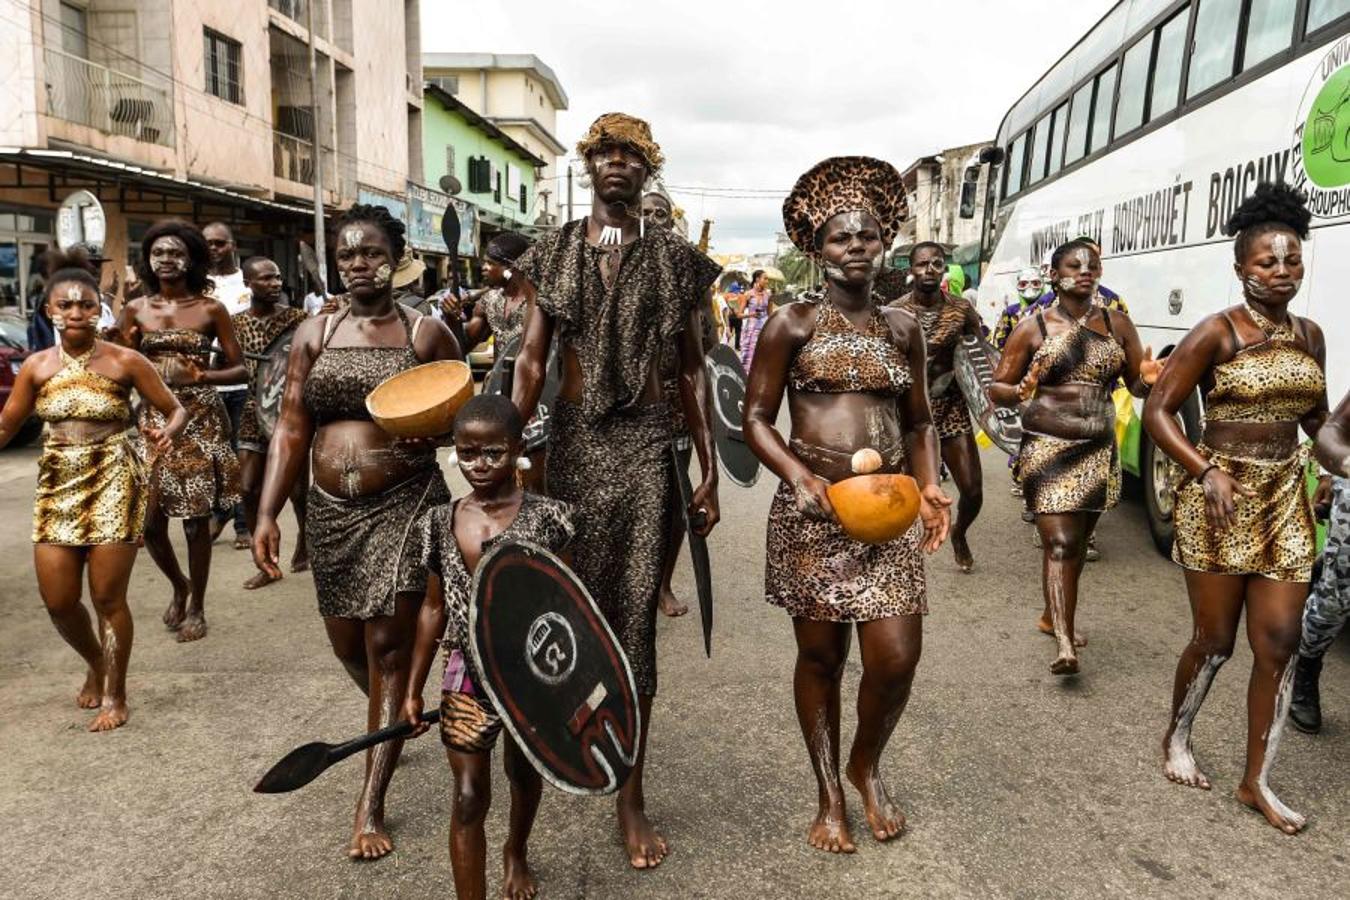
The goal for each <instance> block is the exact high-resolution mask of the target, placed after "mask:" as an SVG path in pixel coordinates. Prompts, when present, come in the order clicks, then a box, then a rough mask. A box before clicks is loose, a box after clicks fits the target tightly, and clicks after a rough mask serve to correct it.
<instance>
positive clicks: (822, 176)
mask: <svg viewBox="0 0 1350 900" xmlns="http://www.w3.org/2000/svg"><path fill="white" fill-rule="evenodd" d="M855 210H857V211H860V212H865V213H867V214H868V215H870V216H872V218H874V219H876V220H877V224H878V225H879V226H880V227H881V240H882V243H883V244H885V245H886V246H887V247H889V246H890V245H891V244H892V243H894V242H895V235H896V232H898V231H899V230H900V223H901V222H903V221H904V220H905V217H906V216H907V215H908V214H909V204H908V203H907V202H906V200H905V186H904V182H903V181H902V180H901V178H900V173H899V172H898V171H896V169H895V167H894V166H892V165H891V164H890V163H888V162H882V161H881V160H879V159H872V158H871V157H867V156H835V157H831V158H830V159H827V160H824V161H823V162H819V163H816V165H814V166H812V167H811V169H810V170H809V171H807V172H806V174H804V175H802V177H800V178H798V179H797V183H796V185H794V186H793V188H792V192H791V193H790V194H788V196H787V199H786V200H784V201H783V227H784V228H785V229H786V230H787V235H788V237H789V238H790V239H791V240H792V243H793V244H795V245H796V246H797V249H799V250H801V251H802V252H803V253H805V254H807V255H808V256H811V257H814V258H817V259H818V258H819V257H820V251H819V249H818V248H817V247H816V232H818V231H819V230H820V226H822V225H824V224H825V223H826V222H828V221H829V220H830V219H832V218H833V217H834V216H836V215H838V214H839V213H842V212H852V211H855Z"/></svg>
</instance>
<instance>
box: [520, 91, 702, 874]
mask: <svg viewBox="0 0 1350 900" xmlns="http://www.w3.org/2000/svg"><path fill="white" fill-rule="evenodd" d="M577 155H578V156H579V157H581V158H582V159H583V160H585V163H586V172H587V175H588V176H589V179H590V182H591V189H592V194H593V200H592V206H591V214H590V215H589V216H587V217H586V218H584V219H580V220H578V221H575V222H568V223H567V224H566V225H564V226H562V228H560V229H558V230H557V231H555V232H553V233H551V234H549V235H547V236H546V237H544V238H541V239H540V240H539V241H538V242H537V243H536V244H535V245H534V246H533V247H532V248H531V249H530V251H529V252H527V253H526V254H525V256H523V257H521V258H520V260H519V261H518V262H517V265H516V268H518V269H520V270H521V271H522V272H524V273H525V274H526V275H527V276H528V277H529V279H530V280H531V281H532V282H534V284H535V285H536V286H537V287H538V289H539V294H538V300H537V301H536V303H535V305H534V306H533V307H532V308H531V310H530V313H529V318H528V320H527V321H526V324H525V335H524V338H523V343H522V346H521V349H520V355H519V357H518V359H517V361H516V370H515V382H514V393H513V396H512V399H513V400H514V401H515V403H516V406H518V407H519V408H520V411H521V414H522V415H524V416H526V417H527V418H528V417H529V416H530V415H531V414H532V413H533V412H534V407H535V404H536V403H537V402H538V400H539V394H540V391H541V390H542V388H543V384H544V374H545V364H546V360H547V358H548V351H549V346H550V344H551V343H552V341H553V335H554V333H555V332H556V333H557V334H558V335H559V337H560V339H561V340H560V349H561V351H562V353H561V358H562V367H563V370H562V376H563V377H562V387H561V390H560V391H559V395H558V400H557V403H556V404H555V407H554V411H553V417H552V425H551V436H550V447H549V457H550V459H553V460H556V461H557V462H556V463H555V464H554V465H553V466H550V468H549V478H548V486H549V492H550V493H551V494H553V495H554V496H555V497H557V498H558V499H560V500H564V501H566V502H568V503H571V504H572V505H573V506H574V507H575V509H576V512H577V536H576V540H575V541H574V542H573V558H574V562H575V568H576V571H577V574H578V575H579V576H580V577H581V579H582V581H583V582H585V584H586V587H587V588H588V589H589V590H590V592H591V594H592V595H593V596H594V597H595V600H596V602H597V603H598V604H599V605H600V608H601V610H603V611H604V613H605V616H606V618H608V620H609V623H610V626H611V627H612V628H613V629H614V633H615V634H616V635H617V636H618V639H619V642H620V644H621V645H622V646H623V649H624V652H625V653H626V654H627V656H628V660H629V662H630V663H631V665H632V667H633V674H634V676H635V679H636V682H637V691H638V695H639V703H640V706H641V710H642V725H643V728H642V743H641V746H640V747H639V751H638V761H637V766H636V767H635V768H634V769H633V773H632V775H631V776H630V777H629V779H628V782H627V783H626V784H625V785H624V786H623V788H622V789H620V791H619V797H618V816H619V828H620V830H621V831H622V832H623V838H624V843H625V845H626V847H627V850H628V855H629V860H630V861H631V862H632V864H633V866H634V867H636V868H639V869H645V868H650V867H652V866H656V865H659V864H660V863H661V861H662V860H663V859H664V858H665V856H666V854H667V852H669V850H668V845H667V843H666V840H665V838H664V837H662V836H661V834H660V833H658V832H657V830H656V829H655V828H654V827H653V826H652V824H651V822H650V821H648V819H647V815H646V812H645V810H644V801H643V793H642V778H643V762H644V757H645V755H646V744H647V735H648V733H649V731H650V727H651V709H652V698H653V696H654V695H655V694H656V605H657V598H658V594H659V589H660V583H661V565H662V561H663V558H664V554H665V546H666V530H667V528H668V525H667V522H668V516H669V505H670V504H671V503H675V502H678V499H677V497H675V496H673V492H672V490H671V484H672V482H671V472H672V465H673V463H672V454H671V439H672V433H671V424H670V409H669V406H668V405H667V403H666V401H665V399H664V397H663V394H662V390H661V372H660V369H661V358H662V355H663V354H664V353H665V352H666V351H667V349H668V348H672V347H673V348H674V350H675V352H677V353H678V355H679V360H680V365H679V370H680V375H679V402H680V406H681V407H682V409H683V411H684V415H685V420H686V422H687V424H688V427H689V432H690V434H691V436H692V438H693V442H694V448H695V450H696V452H697V453H698V461H699V467H700V468H701V470H702V481H701V483H700V484H699V486H698V488H697V489H696V490H695V491H694V494H693V502H692V503H691V504H690V509H689V514H690V515H691V517H692V520H693V521H695V522H701V525H700V530H701V531H702V533H704V534H706V533H707V532H708V531H711V530H712V527H713V525H715V524H716V523H717V520H718V515H719V514H718V506H717V460H716V456H715V451H714V449H713V438H712V431H711V428H710V427H709V421H708V415H707V410H708V409H709V404H708V385H707V381H706V378H705V375H704V368H703V350H702V347H701V342H700V338H699V321H698V305H699V303H700V302H702V301H703V300H704V298H705V297H706V296H707V292H708V288H709V287H710V286H711V285H712V283H713V281H714V280H716V278H717V276H718V274H719V273H720V268H719V267H718V266H717V264H716V263H714V262H712V261H711V260H710V259H708V258H707V257H706V256H704V255H703V254H702V253H700V252H698V250H696V249H695V248H694V247H693V246H692V245H690V244H689V242H688V241H685V240H683V239H682V238H680V237H679V236H678V235H675V234H674V233H672V232H670V231H668V230H666V229H662V228H649V229H648V228H644V227H643V226H642V193H643V188H644V186H645V185H646V184H647V182H648V181H649V180H650V179H652V178H653V177H654V176H655V175H656V174H657V173H658V172H659V171H660V170H661V164H662V162H663V161H664V159H663V157H662V155H661V148H660V147H658V146H657V144H656V143H655V141H653V140H652V134H651V129H650V127H648V125H647V123H646V122H644V121H642V120H641V119H637V118H634V117H632V116H629V115H625V114H623V113H607V114H605V115H603V116H601V117H600V118H598V119H596V120H595V122H594V123H593V124H592V125H591V128H590V130H589V131H588V132H587V133H586V136H585V137H583V138H582V139H581V141H580V142H579V143H578V144H577Z"/></svg>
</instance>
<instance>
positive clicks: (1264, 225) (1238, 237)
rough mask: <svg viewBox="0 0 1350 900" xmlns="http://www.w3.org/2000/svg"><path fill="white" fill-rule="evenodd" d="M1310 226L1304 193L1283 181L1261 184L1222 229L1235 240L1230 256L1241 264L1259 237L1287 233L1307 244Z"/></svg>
mask: <svg viewBox="0 0 1350 900" xmlns="http://www.w3.org/2000/svg"><path fill="white" fill-rule="evenodd" d="M1311 223H1312V213H1311V212H1310V211H1309V210H1308V195H1307V194H1305V193H1303V192H1302V191H1300V190H1298V189H1296V188H1293V187H1290V186H1289V185H1287V184H1285V183H1284V182H1269V181H1263V182H1261V183H1260V184H1258V185H1257V186H1256V190H1255V191H1253V192H1252V195H1251V196H1250V197H1248V198H1247V199H1246V200H1243V201H1242V203H1241V204H1240V205H1239V206H1238V208H1237V209H1236V210H1235V211H1234V212H1233V214H1232V215H1231V216H1229V217H1228V223H1227V224H1226V225H1225V226H1224V229H1223V230H1224V233H1225V234H1227V235H1229V236H1230V237H1232V238H1234V241H1233V257H1234V258H1235V259H1236V260H1237V261H1238V262H1239V263H1240V262H1242V261H1243V260H1244V259H1246V258H1247V253H1248V252H1250V250H1251V247H1252V242H1253V241H1255V240H1256V239H1257V238H1258V237H1260V236H1261V235H1263V234H1269V233H1270V232H1272V231H1288V232H1292V233H1293V234H1294V235H1295V236H1296V237H1297V238H1298V239H1299V240H1300V241H1306V240H1307V239H1308V226H1309V225H1310V224H1311Z"/></svg>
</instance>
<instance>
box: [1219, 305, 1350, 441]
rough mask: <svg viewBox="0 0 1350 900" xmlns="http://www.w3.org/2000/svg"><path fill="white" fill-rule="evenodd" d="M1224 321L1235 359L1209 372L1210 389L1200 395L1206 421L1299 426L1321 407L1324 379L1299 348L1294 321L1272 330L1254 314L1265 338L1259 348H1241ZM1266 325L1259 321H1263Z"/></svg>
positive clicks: (1232, 327)
mask: <svg viewBox="0 0 1350 900" xmlns="http://www.w3.org/2000/svg"><path fill="white" fill-rule="evenodd" d="M1223 318H1224V321H1225V322H1227V323H1228V328H1229V330H1230V331H1231V332H1232V334H1233V341H1234V343H1236V344H1237V347H1238V350H1237V353H1235V354H1233V358H1232V359H1230V360H1228V361H1227V362H1223V363H1219V364H1218V365H1217V366H1215V367H1214V369H1213V373H1212V377H1213V379H1214V387H1212V388H1211V389H1210V391H1209V393H1208V394H1206V395H1205V417H1206V418H1207V419H1208V420H1209V421H1211V422H1253V423H1258V424H1271V423H1275V422H1298V421H1299V420H1301V419H1302V418H1303V417H1304V416H1306V415H1307V414H1308V413H1310V412H1312V411H1313V410H1314V409H1317V407H1318V406H1319V405H1320V404H1321V402H1322V398H1323V397H1324V396H1325V395H1326V389H1327V379H1326V375H1325V374H1324V373H1323V372H1322V367H1321V366H1319V365H1318V364H1317V360H1316V359H1314V358H1313V356H1312V354H1310V353H1309V352H1308V351H1307V350H1306V349H1304V347H1305V346H1306V343H1305V342H1300V340H1299V338H1300V337H1301V335H1300V334H1299V329H1297V328H1296V327H1295V324H1294V323H1295V318H1294V316H1290V317H1289V319H1288V320H1287V321H1286V322H1284V324H1282V325H1276V324H1275V323H1274V322H1271V321H1270V320H1269V319H1265V317H1264V316H1261V315H1260V314H1259V313H1257V314H1255V315H1253V316H1252V320H1253V321H1254V322H1256V324H1257V325H1258V326H1259V327H1260V328H1261V330H1262V331H1263V332H1264V333H1265V335H1266V339H1265V340H1264V341H1261V342H1260V343H1258V344H1249V345H1247V346H1243V344H1242V340H1241V338H1239V337H1238V332H1237V327H1236V326H1235V325H1234V324H1233V320H1232V319H1230V318H1229V317H1228V313H1226V312H1225V313H1224V314H1223ZM1263 319H1264V320H1265V321H1262V320H1263Z"/></svg>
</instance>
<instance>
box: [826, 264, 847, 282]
mask: <svg viewBox="0 0 1350 900" xmlns="http://www.w3.org/2000/svg"><path fill="white" fill-rule="evenodd" d="M821 268H822V269H824V271H825V277H826V278H828V279H830V280H831V281H843V280H844V278H845V275H844V270H843V269H841V268H840V267H839V266H837V265H835V264H834V263H824V264H823V265H822V266H821Z"/></svg>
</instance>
